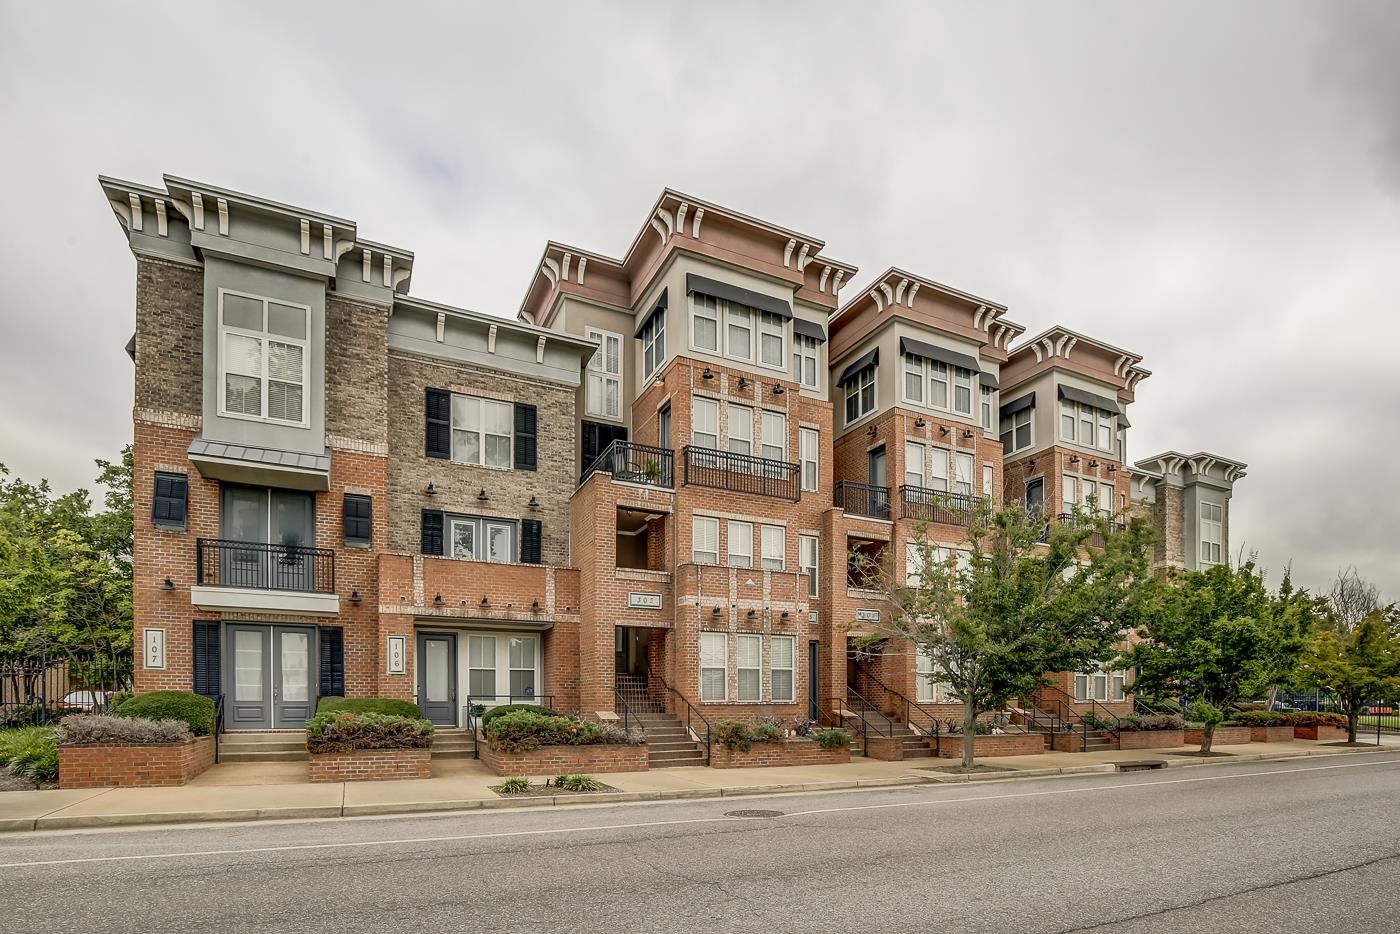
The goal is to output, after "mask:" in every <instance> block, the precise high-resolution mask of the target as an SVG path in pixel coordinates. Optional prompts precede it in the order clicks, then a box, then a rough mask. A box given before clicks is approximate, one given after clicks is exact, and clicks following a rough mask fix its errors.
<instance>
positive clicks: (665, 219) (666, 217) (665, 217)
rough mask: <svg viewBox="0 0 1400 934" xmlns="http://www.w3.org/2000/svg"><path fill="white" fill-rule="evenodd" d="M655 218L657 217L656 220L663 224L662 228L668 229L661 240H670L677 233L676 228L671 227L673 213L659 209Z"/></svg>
mask: <svg viewBox="0 0 1400 934" xmlns="http://www.w3.org/2000/svg"><path fill="white" fill-rule="evenodd" d="M653 216H654V217H655V219H656V220H659V221H660V222H661V226H662V227H664V228H665V229H666V232H665V234H664V235H663V236H662V238H661V239H662V240H668V239H670V237H671V234H673V233H675V232H676V228H675V227H674V226H672V225H671V212H670V211H664V210H662V209H661V208H657V209H656V214H655V215H653Z"/></svg>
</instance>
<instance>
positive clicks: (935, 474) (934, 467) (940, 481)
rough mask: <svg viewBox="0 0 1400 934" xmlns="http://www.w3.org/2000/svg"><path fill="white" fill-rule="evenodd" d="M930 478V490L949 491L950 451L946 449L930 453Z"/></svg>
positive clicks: (936, 449) (937, 449)
mask: <svg viewBox="0 0 1400 934" xmlns="http://www.w3.org/2000/svg"><path fill="white" fill-rule="evenodd" d="M929 478H930V479H929V489H932V490H938V491H939V492H941V493H946V492H947V491H948V451H947V450H946V449H945V448H933V449H932V450H931V451H929Z"/></svg>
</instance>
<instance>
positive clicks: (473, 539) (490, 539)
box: [447, 516, 517, 564]
mask: <svg viewBox="0 0 1400 934" xmlns="http://www.w3.org/2000/svg"><path fill="white" fill-rule="evenodd" d="M447 526H448V536H449V540H450V541H451V543H452V557H454V558H466V559H468V560H471V561H494V562H496V563H498V564H510V563H511V562H513V561H515V556H516V554H517V551H516V544H515V541H516V523H514V522H512V521H511V520H509V519H490V518H486V517H482V516H449V517H448V518H447Z"/></svg>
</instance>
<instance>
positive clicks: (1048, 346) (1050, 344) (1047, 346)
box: [1041, 337, 1055, 357]
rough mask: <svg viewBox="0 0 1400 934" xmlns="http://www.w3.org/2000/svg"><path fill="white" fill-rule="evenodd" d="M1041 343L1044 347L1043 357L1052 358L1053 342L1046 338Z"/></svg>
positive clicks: (1053, 352)
mask: <svg viewBox="0 0 1400 934" xmlns="http://www.w3.org/2000/svg"><path fill="white" fill-rule="evenodd" d="M1041 343H1042V344H1044V345H1045V356H1047V357H1053V356H1055V342H1054V340H1052V339H1051V338H1048V337H1047V338H1045V339H1044V340H1042V341H1041Z"/></svg>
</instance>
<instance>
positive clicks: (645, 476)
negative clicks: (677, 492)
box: [579, 441, 676, 489]
mask: <svg viewBox="0 0 1400 934" xmlns="http://www.w3.org/2000/svg"><path fill="white" fill-rule="evenodd" d="M675 462H676V453H675V452H674V451H672V450H671V449H670V448H658V447H653V446H652V445H650V444H637V443H636V442H634V441H614V442H612V443H611V444H609V445H608V446H607V447H606V448H604V449H603V453H602V454H599V455H598V456H597V457H596V458H594V460H593V463H592V464H589V465H588V467H587V469H585V470H584V472H583V477H582V479H581V480H580V481H579V482H580V483H581V482H583V480H587V479H588V478H589V477H591V476H593V474H595V473H607V474H612V478H613V479H614V480H622V481H625V482H627V483H643V484H646V485H647V486H659V487H664V488H666V489H670V488H672V487H674V486H675V485H676V471H675Z"/></svg>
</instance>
